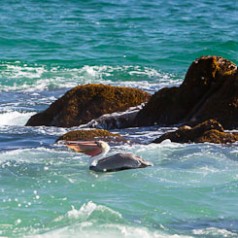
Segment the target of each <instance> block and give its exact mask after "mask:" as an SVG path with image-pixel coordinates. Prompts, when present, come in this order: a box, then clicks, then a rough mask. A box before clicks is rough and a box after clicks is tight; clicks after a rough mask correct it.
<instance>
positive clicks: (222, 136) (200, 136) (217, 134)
mask: <svg viewBox="0 0 238 238" xmlns="http://www.w3.org/2000/svg"><path fill="white" fill-rule="evenodd" d="M166 139H169V140H171V141H172V142H177V143H192V142H195V143H204V142H209V143H216V144H226V143H234V142H235V141H237V140H238V133H229V132H225V131H224V129H223V127H222V125H221V124H220V123H219V122H217V121H215V120H213V119H210V120H208V121H205V122H203V123H200V124H198V125H196V126H194V127H190V126H182V127H180V128H178V130H176V131H173V132H167V133H165V134H164V135H162V136H161V137H159V138H157V139H155V140H154V141H153V143H161V142H162V141H164V140H166Z"/></svg>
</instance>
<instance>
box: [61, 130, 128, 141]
mask: <svg viewBox="0 0 238 238" xmlns="http://www.w3.org/2000/svg"><path fill="white" fill-rule="evenodd" d="M80 140H83V141H85V140H103V141H106V142H123V143H126V142H127V140H126V139H125V138H124V137H122V136H121V135H120V134H115V133H111V132H109V131H107V130H102V129H87V130H75V131H70V132H67V133H65V134H64V135H62V136H60V137H59V138H58V139H57V141H56V142H58V141H80Z"/></svg>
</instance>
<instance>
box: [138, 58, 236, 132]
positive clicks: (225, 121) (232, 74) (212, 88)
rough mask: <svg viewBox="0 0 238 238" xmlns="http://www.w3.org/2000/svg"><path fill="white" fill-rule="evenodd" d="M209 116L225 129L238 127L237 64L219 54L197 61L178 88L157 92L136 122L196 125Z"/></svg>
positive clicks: (139, 123)
mask: <svg viewBox="0 0 238 238" xmlns="http://www.w3.org/2000/svg"><path fill="white" fill-rule="evenodd" d="M210 118H214V119H216V120H218V121H220V122H221V123H222V125H223V126H224V127H225V128H226V129H230V128H235V127H237V126H238V120H237V118H238V72H237V66H236V65H235V64H234V63H232V62H230V61H228V60H226V59H224V58H222V57H217V56H206V57H205V56H204V57H201V58H199V59H197V60H195V61H194V62H193V63H192V65H191V66H190V67H189V69H188V72H187V74H186V76H185V79H184V81H183V83H182V84H181V85H180V86H179V87H172V88H163V89H161V90H159V91H158V92H156V93H155V94H154V95H153V96H152V97H151V99H150V100H149V102H148V103H147V104H146V105H145V107H144V108H143V109H142V110H141V111H140V112H139V113H138V114H137V116H136V119H135V124H136V125H137V126H151V125H154V124H158V125H165V126H170V125H174V124H178V123H187V124H188V123H193V124H197V123H199V122H202V121H204V120H208V119H210Z"/></svg>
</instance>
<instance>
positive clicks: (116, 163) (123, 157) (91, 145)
mask: <svg viewBox="0 0 238 238" xmlns="http://www.w3.org/2000/svg"><path fill="white" fill-rule="evenodd" d="M66 146H67V147H68V148H70V149H72V150H74V151H76V152H82V153H84V154H86V155H90V156H91V160H90V166H89V169H90V170H93V171H96V172H115V171H121V170H126V169H137V168H145V167H147V166H151V165H152V164H151V163H149V162H147V161H145V160H143V159H142V158H141V157H139V156H137V155H134V154H132V153H117V154H114V155H111V156H107V157H104V156H105V155H106V154H107V153H108V152H109V150H110V146H109V145H108V144H107V143H106V142H104V141H66Z"/></svg>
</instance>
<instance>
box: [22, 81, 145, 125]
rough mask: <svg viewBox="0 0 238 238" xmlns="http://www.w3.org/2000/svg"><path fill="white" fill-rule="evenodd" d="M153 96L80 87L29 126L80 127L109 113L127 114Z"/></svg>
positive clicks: (136, 91) (97, 86) (127, 90)
mask: <svg viewBox="0 0 238 238" xmlns="http://www.w3.org/2000/svg"><path fill="white" fill-rule="evenodd" d="M149 97H150V95H149V94H148V93H146V92H144V91H142V90H139V89H135V88H128V87H113V86H110V85H103V84H87V85H80V86H77V87H75V88H73V89H71V90H70V91H68V92H67V93H66V94H65V95H64V96H62V97H61V98H59V99H58V100H56V101H55V102H54V103H52V104H51V105H50V106H49V108H47V109H46V110H45V111H43V112H40V113H38V114H36V115H33V116H32V117H31V118H30V119H29V120H28V122H27V123H26V125H27V126H40V125H45V126H58V127H72V126H78V125H81V124H84V123H87V122H89V121H90V120H92V119H95V118H98V117H100V116H101V115H103V114H105V113H112V112H116V111H125V110H127V109H128V108H130V107H134V106H137V105H139V104H141V103H143V102H146V101H148V99H149Z"/></svg>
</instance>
